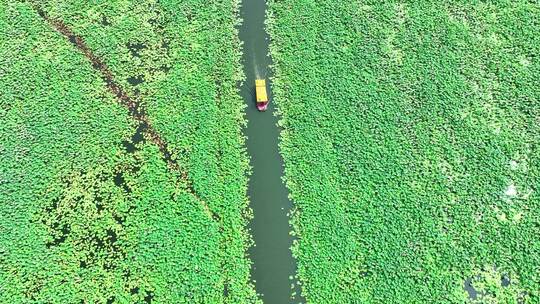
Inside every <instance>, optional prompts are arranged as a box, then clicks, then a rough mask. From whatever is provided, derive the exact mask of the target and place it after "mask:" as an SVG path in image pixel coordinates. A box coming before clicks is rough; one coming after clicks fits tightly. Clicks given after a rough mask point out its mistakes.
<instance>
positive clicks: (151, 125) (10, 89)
mask: <svg viewBox="0 0 540 304" xmlns="http://www.w3.org/2000/svg"><path fill="white" fill-rule="evenodd" d="M237 6H238V4H237V2H236V1H229V0H224V1H213V2H211V3H208V2H205V3H204V5H202V3H201V2H200V1H196V0H189V1H181V2H179V1H155V0H154V1H152V0H147V1H106V2H103V1H0V55H1V56H0V58H1V59H0V74H1V75H2V78H1V80H0V118H1V120H2V125H1V126H0V222H1V223H2V224H0V235H1V236H0V302H2V303H4V302H5V303H26V302H38V303H81V301H82V302H87V303H252V302H257V301H258V299H257V296H256V294H255V291H254V288H253V286H252V284H251V283H250V282H249V269H250V263H249V261H248V259H247V257H246V253H245V251H246V248H247V246H248V245H249V244H250V238H249V235H248V234H247V233H246V229H245V226H246V222H247V220H248V218H249V217H250V214H249V210H248V209H247V198H246V181H247V177H246V172H247V170H248V163H247V157H246V155H245V151H244V148H243V137H242V135H241V133H240V128H241V127H242V126H243V125H244V120H243V117H242V108H243V102H242V101H241V99H240V97H239V96H238V94H237V89H236V85H237V81H239V80H240V79H241V77H242V76H241V75H242V74H241V71H240V67H239V58H240V54H239V42H238V39H237V37H236V30H235V29H234V26H235V25H236V24H237Z"/></svg>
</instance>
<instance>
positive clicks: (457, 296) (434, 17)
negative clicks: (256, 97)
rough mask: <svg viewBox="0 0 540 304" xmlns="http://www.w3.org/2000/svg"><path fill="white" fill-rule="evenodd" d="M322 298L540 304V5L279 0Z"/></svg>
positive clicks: (278, 37) (297, 179)
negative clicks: (539, 76) (539, 186)
mask: <svg viewBox="0 0 540 304" xmlns="http://www.w3.org/2000/svg"><path fill="white" fill-rule="evenodd" d="M269 16H270V18H271V20H269V32H270V36H271V39H272V42H271V46H270V47H271V55H272V57H273V60H274V63H275V78H274V88H273V92H274V100H275V101H276V102H277V104H278V108H279V111H280V114H281V116H282V118H281V121H280V125H281V126H282V127H283V129H284V130H283V131H282V135H281V137H282V142H281V152H282V154H283V157H284V159H285V179H286V181H287V185H288V187H289V189H290V191H291V198H292V200H293V204H294V205H295V206H296V210H295V212H294V215H293V219H292V222H293V225H294V231H295V234H296V235H297V237H298V238H299V240H298V242H297V243H296V244H295V246H294V248H293V251H294V254H295V256H296V258H297V260H298V264H299V276H300V281H301V282H302V283H303V285H302V289H303V293H304V295H305V297H306V299H307V302H308V303H386V304H389V303H540V288H539V286H540V281H539V280H540V277H539V272H538V271H539V269H540V212H539V210H540V193H539V191H540V189H539V188H538V185H540V81H539V78H538V75H539V74H540V58H539V56H538V55H539V54H540V36H539V35H538V33H539V32H540V23H539V22H538V20H539V17H540V4H539V3H538V2H536V1H525V0H520V1H435V0H430V1H342V0H321V1H310V0H280V1H277V0H271V1H270V11H269Z"/></svg>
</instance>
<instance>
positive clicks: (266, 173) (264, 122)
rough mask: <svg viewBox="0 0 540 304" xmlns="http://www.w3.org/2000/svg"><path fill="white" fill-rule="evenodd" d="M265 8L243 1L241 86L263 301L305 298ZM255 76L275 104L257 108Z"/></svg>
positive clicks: (254, 252)
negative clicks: (295, 252) (272, 81)
mask: <svg viewBox="0 0 540 304" xmlns="http://www.w3.org/2000/svg"><path fill="white" fill-rule="evenodd" d="M265 10H266V2H265V0H243V1H242V8H241V13H240V14H241V17H242V19H243V23H242V26H241V28H240V39H241V40H242V41H243V42H244V46H243V52H244V55H243V64H244V73H245V75H246V81H245V83H244V84H243V85H242V87H241V88H240V89H241V95H242V97H243V98H244V100H245V102H246V104H247V109H246V114H247V119H248V125H247V128H246V130H244V132H245V134H246V135H247V137H248V139H247V151H248V153H249V155H250V157H251V166H252V168H253V170H252V171H253V173H252V175H251V177H250V181H249V189H248V195H249V198H250V204H251V208H252V209H253V213H254V219H253V221H252V222H251V225H250V229H251V233H252V235H253V239H254V241H255V246H254V247H253V248H251V249H250V251H249V255H250V258H251V260H252V261H253V267H252V271H251V275H252V278H253V279H254V280H255V288H256V290H257V292H258V293H259V294H262V299H263V301H264V303H266V304H286V303H305V301H304V300H303V299H301V297H300V288H299V286H298V284H296V280H295V279H291V278H294V276H295V274H296V261H295V259H294V258H293V257H292V253H291V250H290V247H291V245H292V240H293V238H292V236H290V234H289V231H290V229H291V227H290V226H289V218H288V217H287V213H288V212H289V210H290V209H291V207H292V204H291V202H290V201H289V199H288V197H287V195H288V192H287V188H286V187H285V185H284V184H283V182H282V180H281V176H282V175H283V161H282V159H281V156H280V154H279V150H278V143H279V129H278V127H277V124H276V123H277V118H276V117H275V116H274V115H273V112H274V104H273V103H272V94H271V90H270V83H269V80H270V79H269V77H270V70H269V65H270V64H271V59H270V58H269V57H268V56H267V54H268V43H269V38H268V35H267V33H266V31H265V25H264V20H265ZM256 78H264V79H266V81H267V82H268V87H267V89H268V93H269V98H270V105H269V106H268V110H267V111H266V112H259V111H257V108H256V105H255V79H256ZM292 284H294V287H293V286H292ZM293 295H294V296H293Z"/></svg>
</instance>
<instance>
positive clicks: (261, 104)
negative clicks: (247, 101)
mask: <svg viewBox="0 0 540 304" xmlns="http://www.w3.org/2000/svg"><path fill="white" fill-rule="evenodd" d="M266 108H268V101H267V102H257V109H259V111H261V112H262V111H266Z"/></svg>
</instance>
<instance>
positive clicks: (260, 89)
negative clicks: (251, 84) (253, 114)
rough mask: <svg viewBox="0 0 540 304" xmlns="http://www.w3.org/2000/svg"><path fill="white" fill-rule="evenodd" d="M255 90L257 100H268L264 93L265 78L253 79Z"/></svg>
mask: <svg viewBox="0 0 540 304" xmlns="http://www.w3.org/2000/svg"><path fill="white" fill-rule="evenodd" d="M255 91H256V94H257V102H266V101H268V95H267V94H266V80H264V79H256V80H255Z"/></svg>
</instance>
